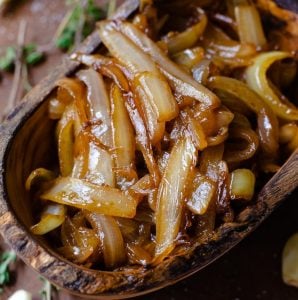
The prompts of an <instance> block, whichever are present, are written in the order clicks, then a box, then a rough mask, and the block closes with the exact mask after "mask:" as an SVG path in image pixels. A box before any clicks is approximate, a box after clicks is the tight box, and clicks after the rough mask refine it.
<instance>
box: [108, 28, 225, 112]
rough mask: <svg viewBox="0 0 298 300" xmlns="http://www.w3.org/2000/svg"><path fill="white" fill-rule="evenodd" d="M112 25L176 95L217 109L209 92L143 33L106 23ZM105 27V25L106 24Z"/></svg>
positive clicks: (215, 102) (214, 100)
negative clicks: (156, 68) (148, 60)
mask: <svg viewBox="0 0 298 300" xmlns="http://www.w3.org/2000/svg"><path fill="white" fill-rule="evenodd" d="M108 24H114V25H113V26H115V27H116V28H117V30H120V31H121V32H123V33H124V34H125V35H126V36H127V37H128V38H129V39H130V40H131V41H133V42H134V43H135V44H136V45H137V46H138V47H140V48H141V49H142V50H143V51H144V52H145V53H147V54H149V55H150V56H151V58H152V59H153V60H154V61H155V62H156V63H157V64H158V65H159V68H160V70H161V71H162V73H163V74H164V75H165V76H166V77H167V79H168V80H169V81H170V83H171V86H172V88H173V89H174V90H175V91H176V92H178V94H180V95H182V96H187V97H193V98H194V99H196V100H198V101H200V102H202V103H204V104H205V105H206V106H210V107H217V106H219V104H220V102H219V99H218V98H217V96H216V95H214V94H213V93H212V92H211V91H210V90H208V89H207V88H205V87H204V86H202V85H201V84H199V83H198V82H196V81H195V80H194V79H193V78H192V77H191V76H190V75H189V74H187V73H186V72H185V71H183V70H182V69H181V68H179V67H178V66H177V65H176V64H175V63H174V62H172V61H171V60H170V59H169V58H168V57H167V56H166V55H165V53H163V51H162V50H161V49H160V48H159V47H158V46H157V45H156V44H155V43H154V42H153V41H152V40H151V39H150V38H148V37H147V36H146V35H145V34H144V33H143V32H141V31H140V30H138V29H137V28H136V27H135V26H133V25H132V24H130V23H128V22H117V24H115V23H112V22H110V23H108ZM106 25H107V24H106Z"/></svg>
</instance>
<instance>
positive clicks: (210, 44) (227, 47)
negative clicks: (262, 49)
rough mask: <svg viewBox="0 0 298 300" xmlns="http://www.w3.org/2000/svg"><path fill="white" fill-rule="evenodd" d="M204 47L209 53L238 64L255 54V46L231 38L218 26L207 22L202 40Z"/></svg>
mask: <svg viewBox="0 0 298 300" xmlns="http://www.w3.org/2000/svg"><path fill="white" fill-rule="evenodd" d="M202 43H203V46H204V49H205V50H206V51H207V52H208V53H209V54H210V55H211V56H213V55H214V56H215V57H216V58H217V59H219V60H223V61H224V62H227V61H230V62H231V63H233V61H235V62H236V66H237V64H239V62H241V60H246V59H249V58H251V57H253V56H254V55H255V54H256V47H255V46H254V45H253V44H249V43H240V42H238V41H235V40H232V39H231V38H230V37H229V36H228V35H227V34H226V33H224V32H223V30H221V29H220V28H218V27H216V26H214V25H212V24H211V23H209V24H208V26H207V28H206V30H205V32H204V37H203V40H202Z"/></svg>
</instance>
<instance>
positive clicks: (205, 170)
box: [200, 144, 224, 182]
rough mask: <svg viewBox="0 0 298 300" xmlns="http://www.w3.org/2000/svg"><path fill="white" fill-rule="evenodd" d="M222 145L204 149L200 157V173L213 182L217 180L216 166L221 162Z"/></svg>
mask: <svg viewBox="0 0 298 300" xmlns="http://www.w3.org/2000/svg"><path fill="white" fill-rule="evenodd" d="M223 153H224V145H223V144H220V145H217V146H212V147H208V148H206V149H204V151H203V152H202V154H201V157H200V173H201V174H203V175H206V176H207V177H208V178H209V179H211V180H212V181H213V182H217V180H218V165H219V163H220V162H221V161H222V158H223Z"/></svg>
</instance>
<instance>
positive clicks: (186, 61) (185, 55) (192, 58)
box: [172, 47, 205, 83]
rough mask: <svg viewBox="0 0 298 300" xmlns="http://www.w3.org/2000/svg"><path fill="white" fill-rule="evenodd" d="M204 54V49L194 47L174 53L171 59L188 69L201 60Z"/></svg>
mask: <svg viewBox="0 0 298 300" xmlns="http://www.w3.org/2000/svg"><path fill="white" fill-rule="evenodd" d="M204 54H205V51H204V49H203V48H201V47H195V48H192V49H186V50H184V51H181V52H178V53H176V54H175V55H174V56H173V57H172V59H173V60H174V62H175V63H176V64H178V65H179V66H181V67H184V68H185V69H186V70H187V71H190V70H191V69H192V68H193V67H194V66H196V65H197V64H198V63H200V62H201V61H202V59H203V58H204ZM198 82H199V81H198ZM200 83H201V82H200Z"/></svg>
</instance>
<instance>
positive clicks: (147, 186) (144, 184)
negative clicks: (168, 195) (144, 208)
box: [129, 174, 155, 200]
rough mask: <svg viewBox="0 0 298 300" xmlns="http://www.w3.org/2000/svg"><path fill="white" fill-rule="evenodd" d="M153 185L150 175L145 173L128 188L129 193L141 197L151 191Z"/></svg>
mask: <svg viewBox="0 0 298 300" xmlns="http://www.w3.org/2000/svg"><path fill="white" fill-rule="evenodd" d="M154 189H155V185H154V182H153V180H152V179H151V177H150V175H148V174H147V175H145V176H143V177H142V178H140V179H139V180H138V181H137V182H136V183H135V184H134V185H132V186H131V187H130V188H129V193H132V195H133V196H134V197H137V198H138V199H140V200H141V199H142V198H143V196H147V195H149V194H150V193H152V192H153V190H154Z"/></svg>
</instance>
